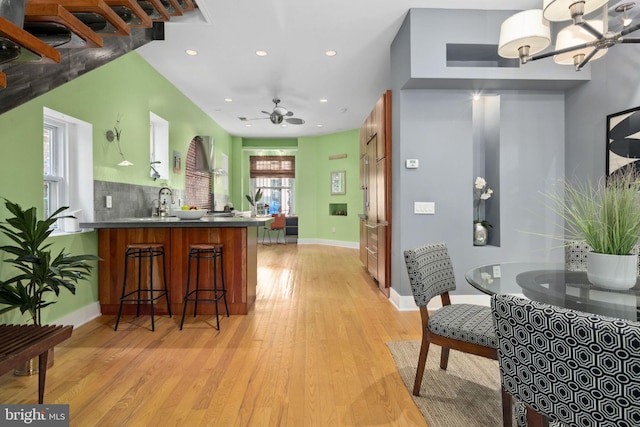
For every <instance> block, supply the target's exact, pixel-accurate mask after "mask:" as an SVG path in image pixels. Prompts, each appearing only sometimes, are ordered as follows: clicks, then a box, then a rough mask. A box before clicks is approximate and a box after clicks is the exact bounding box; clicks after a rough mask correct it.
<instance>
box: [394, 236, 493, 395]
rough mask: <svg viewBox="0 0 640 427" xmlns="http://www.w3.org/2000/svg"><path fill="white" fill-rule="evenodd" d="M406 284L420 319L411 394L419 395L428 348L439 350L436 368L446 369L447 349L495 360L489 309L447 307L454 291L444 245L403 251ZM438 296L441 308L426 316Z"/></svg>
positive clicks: (464, 305) (449, 263)
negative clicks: (428, 307)
mask: <svg viewBox="0 0 640 427" xmlns="http://www.w3.org/2000/svg"><path fill="white" fill-rule="evenodd" d="M404 259H405V263H406V266H407V272H408V273H409V282H410V284H411V291H412V292H413V298H414V300H415V302H416V305H417V306H418V307H419V309H420V317H421V319H422V344H421V346H420V356H419V358H418V368H417V370H416V379H415V382H414V385H413V394H414V395H415V396H418V395H419V394H420V386H421V385H422V376H423V375H424V367H425V364H426V361H427V354H428V352H429V345H430V344H435V345H439V346H441V347H442V350H441V353H440V368H441V369H447V364H448V362H449V350H450V349H453V350H458V351H462V352H465V353H470V354H475V355H478V356H483V357H487V358H489V359H497V358H498V354H497V352H496V347H497V346H498V341H497V338H496V335H495V331H494V327H493V320H492V318H491V310H490V308H489V307H485V306H480V305H474V304H451V299H450V297H449V292H450V291H453V290H455V289H456V280H455V277H454V274H453V266H452V264H451V259H450V258H449V252H448V250H447V246H446V245H445V244H444V243H433V244H428V245H424V246H420V247H417V248H414V249H408V250H406V251H404ZM436 296H440V298H441V301H442V308H439V309H437V310H435V311H434V312H433V313H431V314H429V311H428V310H427V304H428V303H429V301H430V300H431V299H432V298H434V297H436Z"/></svg>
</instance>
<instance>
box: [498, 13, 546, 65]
mask: <svg viewBox="0 0 640 427" xmlns="http://www.w3.org/2000/svg"><path fill="white" fill-rule="evenodd" d="M549 44H551V30H550V28H549V22H548V21H547V20H545V19H544V18H543V17H542V10H540V9H531V10H525V11H523V12H518V13H516V14H515V15H512V16H510V17H509V18H507V19H505V21H504V22H503V23H502V25H501V26H500V41H499V44H498V54H499V55H500V56H502V57H503V58H519V57H520V52H519V49H520V48H521V47H523V46H529V54H530V55H533V54H535V53H538V52H540V51H543V50H544V49H546V48H547V46H549Z"/></svg>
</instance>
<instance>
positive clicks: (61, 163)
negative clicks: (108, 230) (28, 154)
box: [43, 107, 94, 231]
mask: <svg viewBox="0 0 640 427" xmlns="http://www.w3.org/2000/svg"><path fill="white" fill-rule="evenodd" d="M43 113H44V114H43V184H44V210H43V212H44V213H43V218H46V217H48V216H49V215H51V214H52V213H53V212H55V211H56V210H58V209H59V208H60V207H63V206H68V207H69V211H68V213H69V214H72V215H73V216H75V217H76V218H78V220H79V221H87V222H91V221H93V217H94V215H93V141H92V133H93V129H92V126H91V125H90V124H89V123H86V122H83V121H81V120H78V119H76V118H73V117H70V116H67V115H65V114H62V113H59V112H57V111H54V110H51V109H49V108H46V107H45V108H44V110H43ZM87 183H90V184H89V185H87ZM65 224H66V225H68V226H69V227H72V225H71V224H70V223H68V222H65V223H63V222H62V221H58V222H57V223H56V224H55V225H54V229H55V230H56V231H72V230H71V229H69V230H65V229H64V226H63V225H65ZM73 231H76V230H75V227H74V229H73Z"/></svg>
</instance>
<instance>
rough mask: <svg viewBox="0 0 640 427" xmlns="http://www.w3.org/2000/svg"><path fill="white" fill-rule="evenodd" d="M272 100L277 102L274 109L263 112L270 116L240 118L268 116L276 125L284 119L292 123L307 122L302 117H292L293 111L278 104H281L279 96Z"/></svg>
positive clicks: (242, 118) (244, 118)
mask: <svg viewBox="0 0 640 427" xmlns="http://www.w3.org/2000/svg"><path fill="white" fill-rule="evenodd" d="M272 101H273V103H274V104H275V107H273V111H271V112H269V111H264V110H262V112H263V113H264V114H268V115H269V117H261V118H258V119H247V118H246V117H238V118H239V119H240V120H242V121H249V120H260V119H262V118H265V119H267V118H268V119H269V120H271V123H273V124H274V125H279V124H281V123H282V122H283V121H285V122H287V123H289V124H292V125H303V124H304V123H305V121H304V120H303V119H300V118H298V117H292V116H293V111H289V110H287V109H286V108H284V107H280V106H279V105H278V104H280V100H279V99H278V98H273V100H272Z"/></svg>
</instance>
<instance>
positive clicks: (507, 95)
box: [391, 9, 588, 296]
mask: <svg viewBox="0 0 640 427" xmlns="http://www.w3.org/2000/svg"><path fill="white" fill-rule="evenodd" d="M463 12H464V13H463V14H462V16H463V17H464V18H465V21H464V25H461V24H460V23H459V21H456V19H458V18H460V15H459V14H458V13H457V11H456V12H451V11H442V10H433V9H430V10H428V11H426V10H412V11H411V13H410V15H409V16H408V18H407V19H406V20H405V23H404V24H403V26H402V27H401V29H400V31H399V33H398V35H397V36H396V39H395V40H394V43H393V45H392V47H391V64H392V65H391V67H392V68H391V89H392V92H393V123H392V132H393V146H392V155H393V157H392V159H393V164H392V177H393V183H392V199H393V203H392V205H393V230H394V232H393V236H392V281H391V285H392V287H393V289H394V290H395V291H396V292H397V293H398V294H399V295H401V296H409V295H411V290H410V286H409V281H408V277H407V273H406V268H405V265H404V258H403V251H404V250H405V249H408V248H411V247H415V246H419V245H422V244H425V243H428V242H438V241H444V242H446V243H447V246H448V247H449V251H450V254H451V257H452V260H453V263H454V268H455V274H456V278H457V283H458V289H457V291H456V293H457V294H478V293H479V292H478V291H476V290H475V289H473V288H472V287H471V286H470V285H468V284H467V283H466V281H465V280H464V273H465V272H466V271H467V270H468V269H469V268H471V267H473V266H475V265H478V264H485V263H492V262H498V261H523V260H536V261H548V260H553V261H562V260H563V251H562V249H561V248H560V247H559V242H557V241H555V240H553V239H550V238H548V237H543V236H542V235H550V234H559V233H560V228H559V226H558V224H559V223H560V221H559V218H557V216H556V215H555V214H554V213H553V212H552V211H551V210H550V209H549V208H548V207H546V206H545V205H544V203H543V202H544V200H543V197H542V196H541V194H540V193H541V192H543V191H548V190H549V189H550V188H551V186H553V185H554V184H557V182H558V180H559V179H562V178H563V177H564V175H565V145H564V136H565V93H564V90H563V89H564V88H562V89H560V88H556V87H555V86H554V84H553V81H554V76H555V75H556V73H559V74H557V75H561V76H562V77H561V78H560V80H562V81H563V82H564V83H563V84H567V85H568V86H567V87H575V86H576V85H582V84H583V79H584V78H585V76H588V74H583V75H581V76H575V72H573V71H572V73H574V74H571V76H569V78H568V79H567V78H566V69H558V66H557V65H555V64H549V63H546V64H532V65H534V66H533V68H529V69H527V70H520V73H518V72H517V69H515V70H500V71H495V70H491V69H489V70H487V69H475V67H472V68H473V69H467V70H460V69H457V70H455V72H453V71H452V72H450V73H449V72H448V71H446V70H445V71H444V72H443V71H442V70H443V68H442V64H441V62H442V60H443V58H442V55H441V53H438V52H440V51H441V50H442V46H444V45H445V44H446V42H447V40H444V41H443V40H441V39H442V38H443V37H445V38H446V37H454V36H452V34H454V33H455V37H456V39H455V42H456V43H458V42H469V43H474V42H477V43H487V42H494V43H496V44H497V38H498V31H499V25H497V24H496V22H498V23H499V22H500V20H501V19H502V17H498V18H500V20H499V19H496V17H495V16H492V15H491V14H489V15H487V13H484V12H483V13H481V14H480V15H478V16H480V18H479V19H471V18H469V17H470V16H474V15H473V14H475V13H476V12H477V11H463ZM489 22H490V23H491V25H489V24H488V23H489ZM440 27H442V28H445V27H446V28H454V27H455V28H457V29H464V30H465V31H464V32H465V33H466V34H467V36H466V38H465V37H460V35H459V33H456V32H451V31H436V30H437V29H438V28H440ZM469 35H471V36H469ZM437 45H439V46H441V47H440V48H439V49H440V51H436V50H434V46H437ZM425 52H431V54H425ZM443 73H444V74H443ZM502 75H504V76H507V75H509V76H508V77H505V79H504V80H505V81H508V84H505V85H501V83H500V81H501V79H502V77H504V76H502ZM522 75H524V76H525V77H526V79H528V80H526V81H524V83H523V84H522V86H523V87H524V88H526V89H527V90H525V89H520V90H513V89H512V88H513V87H514V82H517V81H519V79H521V78H522V77H521V76H522ZM472 76H476V78H470V77H472ZM514 76H515V77H514ZM458 77H459V78H458ZM456 79H457V80H456ZM569 80H573V81H569ZM521 82H522V81H521ZM541 82H542V83H541ZM483 85H486V86H487V87H491V88H492V90H491V95H492V96H495V97H496V98H494V101H493V102H491V104H493V105H496V104H497V108H494V110H492V111H489V110H486V111H484V112H480V115H481V119H480V120H479V119H478V117H475V119H474V115H476V113H477V112H476V113H474V111H473V107H472V105H473V100H472V96H473V94H474V93H477V92H476V88H478V87H480V88H482V87H483ZM434 87H437V88H439V89H433V88H434ZM474 122H475V124H474ZM477 123H482V124H481V126H482V129H480V130H479V129H478V128H477V126H478V124H477ZM483 138H489V139H488V140H485V139H483ZM414 158H415V159H418V160H419V161H420V167H419V168H418V169H406V168H405V167H404V163H405V160H407V159H414ZM478 175H481V176H485V177H487V179H488V180H489V185H490V186H491V187H493V188H496V190H497V191H499V194H496V195H495V197H493V198H492V199H491V200H490V201H489V202H488V203H487V215H490V217H491V218H497V221H498V227H499V231H498V232H497V233H496V234H497V235H498V236H499V239H494V241H491V240H490V243H492V244H490V245H488V246H484V247H474V246H473V242H472V223H473V181H474V179H475V177H476V176H478ZM416 201H429V202H435V204H436V208H435V211H436V213H435V215H415V214H413V203H414V202H416ZM496 210H497V212H496Z"/></svg>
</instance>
